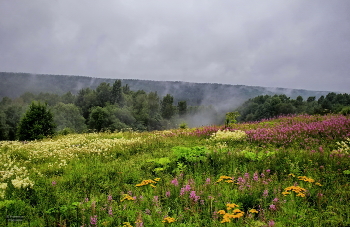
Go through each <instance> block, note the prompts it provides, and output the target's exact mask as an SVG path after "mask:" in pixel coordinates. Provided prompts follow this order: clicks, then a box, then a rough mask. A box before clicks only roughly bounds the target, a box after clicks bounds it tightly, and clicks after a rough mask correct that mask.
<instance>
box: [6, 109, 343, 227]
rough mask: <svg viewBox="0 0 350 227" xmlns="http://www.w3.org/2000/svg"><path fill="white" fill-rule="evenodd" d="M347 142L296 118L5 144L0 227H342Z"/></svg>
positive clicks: (326, 119)
mask: <svg viewBox="0 0 350 227" xmlns="http://www.w3.org/2000/svg"><path fill="white" fill-rule="evenodd" d="M348 137H350V118H349V117H344V116H342V115H327V116H307V115H299V116H289V117H281V118H276V119H270V120H264V121H261V122H251V123H246V124H235V125H231V127H230V128H225V127H224V126H208V127H201V128H194V129H176V130H168V131H157V132H149V133H136V132H124V133H94V134H70V135H66V136H58V137H55V138H52V139H45V140H42V141H33V142H28V143H27V142H19V141H10V142H1V143H0V160H1V162H0V171H1V172H0V173H1V175H0V225H1V226H2V225H5V223H6V220H5V217H6V215H12V216H16V215H23V216H27V217H28V218H29V219H30V225H31V226H349V225H350V208H349V206H348V204H349V201H350V193H349V189H350V185H349V180H350V167H349V166H350V165H349V164H350V140H348V139H347V138H348ZM18 224H21V225H22V226H27V225H28V222H21V223H18Z"/></svg>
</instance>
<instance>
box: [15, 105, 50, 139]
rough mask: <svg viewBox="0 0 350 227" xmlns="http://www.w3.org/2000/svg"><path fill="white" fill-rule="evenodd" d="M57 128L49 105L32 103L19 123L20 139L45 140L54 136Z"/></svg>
mask: <svg viewBox="0 0 350 227" xmlns="http://www.w3.org/2000/svg"><path fill="white" fill-rule="evenodd" d="M55 128H56V125H55V123H54V121H53V115H52V113H51V111H50V110H49V109H48V107H47V104H41V103H40V102H38V103H35V102H32V104H31V105H30V106H29V109H28V111H27V112H26V113H25V115H24V117H23V118H22V119H21V121H20V123H19V126H18V138H19V140H36V139H43V138H44V137H47V136H52V135H53V134H54V130H55Z"/></svg>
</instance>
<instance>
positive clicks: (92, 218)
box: [90, 215, 97, 225]
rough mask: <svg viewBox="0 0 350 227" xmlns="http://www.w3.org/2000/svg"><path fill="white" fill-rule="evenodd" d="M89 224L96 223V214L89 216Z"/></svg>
mask: <svg viewBox="0 0 350 227" xmlns="http://www.w3.org/2000/svg"><path fill="white" fill-rule="evenodd" d="M90 224H91V225H97V215H94V216H90Z"/></svg>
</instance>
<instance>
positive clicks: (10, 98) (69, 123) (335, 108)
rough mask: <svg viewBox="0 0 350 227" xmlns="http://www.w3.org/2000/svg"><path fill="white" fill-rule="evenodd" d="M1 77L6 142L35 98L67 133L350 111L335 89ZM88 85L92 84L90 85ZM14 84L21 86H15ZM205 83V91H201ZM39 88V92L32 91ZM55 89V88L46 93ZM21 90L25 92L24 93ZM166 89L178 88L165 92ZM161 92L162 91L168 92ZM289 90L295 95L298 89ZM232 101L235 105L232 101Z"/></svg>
mask: <svg viewBox="0 0 350 227" xmlns="http://www.w3.org/2000/svg"><path fill="white" fill-rule="evenodd" d="M1 77H3V78H6V79H4V80H1V81H2V82H1V90H0V91H1V95H2V96H1V97H2V99H1V102H0V140H16V139H18V125H19V123H20V121H21V119H23V116H24V115H25V113H26V111H27V110H28V107H29V106H30V105H31V104H32V103H33V102H40V103H46V105H47V108H48V109H49V110H50V111H51V113H52V115H53V121H54V123H55V125H56V133H61V134H66V133H70V132H77V133H81V132H88V131H97V132H98V131H106V130H110V131H115V130H129V129H132V130H138V131H146V130H147V131H152V130H164V129H170V128H178V127H183V128H184V127H194V126H200V125H208V124H223V123H224V122H225V114H226V112H233V111H237V112H238V113H239V116H238V117H237V119H236V120H238V122H244V121H257V120H261V119H264V118H272V117H276V116H279V115H286V114H300V113H307V114H327V113H343V114H349V112H350V111H349V109H350V96H349V95H348V94H337V93H334V92H328V93H327V92H312V91H305V90H302V92H301V94H303V95H305V94H313V95H312V96H309V97H306V98H303V96H302V95H298V96H296V97H295V99H293V98H292V97H288V96H287V95H286V94H269V95H267V94H264V95H261V93H259V91H260V90H261V91H267V89H266V88H261V87H249V86H239V85H236V86H233V85H220V84H191V83H184V84H183V85H181V86H180V83H182V82H159V81H158V82H157V81H154V83H156V84H157V83H158V84H163V85H164V86H166V87H167V88H166V89H165V90H164V88H163V89H161V88H158V90H154V91H149V90H150V87H152V86H154V85H152V81H143V82H144V83H141V82H140V81H135V82H137V83H139V87H142V86H146V85H145V84H149V87H148V88H147V91H145V90H143V89H138V90H135V89H131V86H130V85H129V84H128V83H124V82H123V80H110V81H111V83H109V82H105V81H103V80H99V81H102V82H101V83H100V84H98V85H97V86H92V85H93V83H92V80H93V79H92V78H86V77H74V76H57V77H56V76H49V75H39V76H37V75H35V76H31V75H30V76H29V74H18V73H13V74H11V73H10V74H9V73H2V74H1V73H0V79H3V78H1ZM43 78H45V79H43ZM65 79H67V80H68V82H67V81H65ZM50 80H51V82H49V81H50ZM95 80H97V79H94V81H95ZM11 81H12V82H11ZM74 81H75V82H74ZM82 81H85V82H82ZM21 83H24V84H21ZM87 83H89V85H90V86H85V85H86V84H87ZM94 83H95V82H94ZM14 84H17V85H18V87H17V89H16V90H11V87H13V86H14ZM77 84H78V85H79V84H80V85H79V90H76V88H75V89H72V91H67V90H65V92H64V90H63V88H64V87H65V86H67V87H68V88H72V87H76V86H77ZM140 84H142V86H141V85H140ZM45 86H46V87H45ZM201 86H202V88H203V90H204V91H205V92H203V90H201V89H200V88H201ZM228 86H231V90H232V91H230V92H228V93H230V94H231V95H232V96H231V97H226V96H225V97H224V96H223V98H222V99H221V101H219V95H223V94H222V93H221V92H219V91H221V90H225V89H224V87H228ZM43 87H45V88H43ZM54 87H55V88H56V90H55V89H54ZM146 87H147V86H146ZM176 87H177V88H178V89H177V90H176V89H175V88H176ZM184 87H185V88H184ZM34 88H37V90H36V91H33V92H31V91H30V90H31V89H34ZM50 88H51V89H52V90H51V92H43V90H47V89H50ZM186 88H187V90H186ZM26 89H27V90H26ZM264 89H265V90H264ZM8 90H11V91H8ZM215 90H216V91H215ZM276 90H278V89H275V91H276ZM21 91H24V92H23V93H22V94H20V95H19V92H21ZM39 91H41V92H39ZM165 91H169V92H170V91H176V92H174V93H166V94H164V92H165ZM180 91H181V92H182V93H181V95H179V96H180V97H181V98H182V99H181V98H179V97H176V96H175V95H174V94H178V93H179V92H180ZM209 91H210V92H212V93H209ZM261 91H260V92H261ZM159 92H162V95H160V94H159ZM288 92H289V93H290V94H295V92H296V91H295V90H290V91H288ZM10 93H11V94H10ZM252 93H254V94H255V93H257V94H260V95H257V96H255V97H251V98H246V99H245V100H246V101H245V102H243V101H241V100H242V99H243V97H249V96H250V95H251V94H252ZM5 94H7V95H5ZM184 94H185V95H184ZM198 94H199V95H198ZM233 94H234V95H233ZM322 94H324V95H322ZM318 95H320V96H318ZM208 100H211V101H208ZM230 100H231V102H234V103H230ZM237 100H239V101H237ZM239 104H240V105H239Z"/></svg>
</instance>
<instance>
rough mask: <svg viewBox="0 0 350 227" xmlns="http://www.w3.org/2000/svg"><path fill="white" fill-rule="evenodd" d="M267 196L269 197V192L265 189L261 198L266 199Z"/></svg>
mask: <svg viewBox="0 0 350 227" xmlns="http://www.w3.org/2000/svg"><path fill="white" fill-rule="evenodd" d="M268 195H269V190H267V189H265V190H264V192H263V196H264V197H267V196H268Z"/></svg>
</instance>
